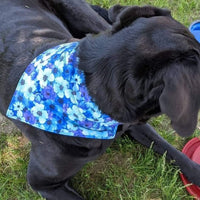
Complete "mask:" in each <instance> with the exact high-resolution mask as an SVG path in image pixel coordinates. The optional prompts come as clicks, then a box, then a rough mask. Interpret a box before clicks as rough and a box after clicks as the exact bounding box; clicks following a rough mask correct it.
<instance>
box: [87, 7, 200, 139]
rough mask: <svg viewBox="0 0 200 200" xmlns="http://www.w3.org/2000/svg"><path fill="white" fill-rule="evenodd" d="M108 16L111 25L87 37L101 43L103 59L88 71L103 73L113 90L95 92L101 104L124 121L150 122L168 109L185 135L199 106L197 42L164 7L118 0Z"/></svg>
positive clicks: (194, 121)
mask: <svg viewBox="0 0 200 200" xmlns="http://www.w3.org/2000/svg"><path fill="white" fill-rule="evenodd" d="M109 16H110V20H111V21H113V23H114V24H113V26H112V30H111V31H110V32H109V33H106V34H104V35H103V36H100V38H99V37H97V38H98V39H97V38H96V37H91V38H90V39H89V40H91V42H92V43H93V44H92V45H91V46H93V47H94V46H98V47H99V49H100V50H99V51H97V52H96V53H95V51H94V52H93V53H92V54H93V56H96V57H101V59H99V60H98V59H97V60H98V61H97V62H96V63H92V62H91V63H92V65H91V66H93V68H91V67H90V66H88V68H87V69H86V74H88V75H90V77H93V78H91V80H95V78H94V77H95V76H97V74H98V76H101V75H102V77H103V76H104V81H105V82H106V83H101V85H102V90H103V87H104V88H107V90H108V91H110V93H109V95H108V98H107V97H106V95H105V94H106V93H105V92H104V93H103V96H102V97H101V94H100V93H101V91H99V94H94V96H95V95H96V96H95V100H96V101H97V104H99V105H100V108H101V109H102V110H103V111H104V110H105V112H106V113H107V114H109V115H111V117H113V118H114V119H116V120H118V121H122V122H131V121H136V122H146V121H147V120H148V119H149V118H150V117H152V116H155V115H158V114H161V113H164V114H166V115H168V117H169V118H170V119H171V124H172V127H173V128H174V129H175V130H176V131H177V132H178V133H179V134H180V135H181V136H189V135H190V134H192V133H193V131H194V129H195V128H196V124H197V115H198V110H199V107H200V45H199V43H198V42H197V41H196V40H195V39H194V37H193V36H192V34H190V32H189V31H188V30H187V28H185V27H184V26H183V25H181V24H180V23H179V22H177V21H176V20H174V19H173V18H172V17H171V14H170V11H168V10H166V9H159V8H155V7H151V6H145V7H122V6H119V5H118V6H115V7H113V8H111V9H110V11H109ZM92 38H93V39H94V40H93V39H92ZM89 40H88V41H89ZM101 48H103V51H102V49H101ZM94 65H96V66H95V67H94ZM105 69H106V70H105ZM105 72H106V73H107V74H106V75H105ZM106 77H107V78H106ZM111 77H112V78H111ZM108 85H110V87H112V88H108V87H109V86H108ZM89 89H91V91H94V90H95V91H96V90H97V88H91V87H90V88H89ZM99 89H101V88H99ZM112 90H113V91H112ZM91 93H92V92H91ZM98 99H99V101H98ZM104 101H105V102H107V105H108V106H105V104H104V105H103V103H102V102H104ZM108 101H111V102H110V103H108ZM101 105H102V106H101Z"/></svg>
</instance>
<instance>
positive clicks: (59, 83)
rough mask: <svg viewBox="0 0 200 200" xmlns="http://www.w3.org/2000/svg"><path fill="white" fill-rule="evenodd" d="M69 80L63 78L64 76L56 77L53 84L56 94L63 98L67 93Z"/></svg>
mask: <svg viewBox="0 0 200 200" xmlns="http://www.w3.org/2000/svg"><path fill="white" fill-rule="evenodd" d="M67 86H68V82H67V81H66V80H64V79H63V77H57V78H56V79H55V84H54V85H53V89H54V91H55V92H56V94H57V95H58V96H59V97H60V98H63V97H64V94H65V90H67Z"/></svg>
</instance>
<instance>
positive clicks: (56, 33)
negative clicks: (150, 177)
mask: <svg viewBox="0 0 200 200" xmlns="http://www.w3.org/2000/svg"><path fill="white" fill-rule="evenodd" d="M8 8H9V9H8ZM92 8H93V9H94V10H95V11H96V12H95V11H94V10H93V9H92ZM92 8H91V7H90V6H89V5H88V4H87V3H86V2H85V1H83V0H76V1H74V0H48V1H47V0H18V1H13V0H1V1H0V13H1V18H0V24H1V26H0V71H1V73H0V112H1V113H2V114H3V115H5V114H6V111H7V108H8V105H9V103H10V100H11V98H12V95H13V93H14V91H15V88H16V85H17V83H18V80H19V79H20V77H21V75H22V73H23V72H24V70H25V68H26V67H27V65H28V64H29V63H30V62H31V61H32V60H33V59H34V58H35V57H36V56H38V55H39V54H40V53H42V52H43V51H45V50H46V49H49V48H51V47H53V46H56V45H59V44H62V43H66V42H72V41H74V40H76V38H74V37H78V38H82V37H85V38H83V39H82V40H81V41H80V44H79V52H78V53H79V58H80V64H79V68H81V69H82V70H83V71H84V73H85V78H86V84H87V87H88V90H89V93H90V95H91V96H92V97H93V99H94V100H95V101H96V104H97V105H98V106H99V108H100V109H101V110H102V111H103V112H104V113H107V114H109V115H110V116H111V117H112V118H113V119H116V120H118V121H119V122H121V123H122V124H121V125H119V126H118V130H117V133H116V137H115V139H116V138H117V137H120V136H121V135H122V134H126V135H128V136H129V137H130V138H131V139H132V140H137V141H139V142H140V143H142V144H143V145H145V146H147V147H150V145H151V144H152V142H153V143H154V145H153V149H154V150H155V151H156V152H158V153H160V154H163V153H164V152H166V151H167V158H168V159H169V160H175V164H176V165H177V166H179V167H180V169H181V171H182V172H183V173H184V175H185V176H186V177H187V178H188V179H189V180H190V181H191V182H192V183H195V184H197V185H198V186H200V166H199V165H198V164H196V163H194V162H192V161H190V160H189V159H188V158H187V157H186V156H185V155H184V154H182V153H181V152H180V151H178V150H176V149H175V148H174V147H172V146H171V145H170V144H169V143H167V142H166V141H165V140H164V139H163V138H161V137H160V136H159V135H158V134H157V133H156V131H155V130H154V129H153V128H152V127H150V125H148V124H147V123H146V122H147V120H148V119H149V118H151V117H152V116H156V115H158V114H161V113H165V114H167V115H168V116H169V118H170V119H171V121H172V127H173V128H174V129H175V130H176V131H177V132H178V133H179V134H180V135H182V136H187V135H190V134H191V133H192V132H193V131H194V129H195V127H196V122H197V113H198V110H199V102H200V101H199V99H200V84H199V82H200V60H199V59H200V58H199V52H200V45H199V43H198V42H197V41H196V40H195V39H194V37H193V36H192V35H191V34H190V33H189V31H188V30H187V28H185V27H184V26H182V25H181V24H180V23H178V22H177V21H175V20H174V19H173V18H172V17H171V15H170V12H169V11H168V10H165V9H160V8H155V7H151V6H145V7H138V6H133V7H130V6H120V5H116V6H114V7H112V8H111V9H109V10H108V11H106V10H105V9H103V8H100V7H97V6H92ZM98 14H99V15H98ZM106 21H107V22H106ZM112 23H113V25H112V27H111V26H110V24H112ZM100 32H101V33H100ZM88 33H90V34H96V33H99V34H97V35H87V36H86V34H88ZM12 121H13V123H14V124H15V125H16V126H17V127H18V128H19V129H20V130H21V131H22V132H23V134H24V135H25V136H26V137H27V138H28V139H29V140H30V142H31V143H32V146H31V152H30V162H29V166H28V172H27V179H28V182H29V184H30V185H31V187H32V188H33V189H34V190H35V191H37V192H39V193H40V194H41V195H42V196H43V197H44V198H46V199H48V200H82V199H83V197H81V195H79V194H78V193H77V192H76V191H75V190H74V189H73V188H72V187H71V185H70V184H69V182H70V180H71V178H72V177H73V176H74V175H75V174H76V173H77V172H78V171H79V170H80V169H81V168H82V167H83V166H84V165H85V164H86V163H88V162H89V161H92V160H94V159H96V158H97V157H98V156H99V155H101V154H102V153H104V152H105V150H106V148H107V147H109V146H110V145H111V144H112V142H113V141H114V139H113V140H98V139H96V140H95V139H85V138H78V137H68V136H62V135H60V136H58V135H54V134H51V133H49V132H45V131H42V130H39V129H37V128H34V127H32V126H29V125H27V124H24V123H21V122H19V121H17V120H12Z"/></svg>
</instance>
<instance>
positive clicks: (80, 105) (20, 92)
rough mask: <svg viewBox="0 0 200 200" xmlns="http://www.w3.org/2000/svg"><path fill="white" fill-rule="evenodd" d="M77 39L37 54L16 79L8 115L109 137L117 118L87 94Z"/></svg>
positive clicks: (70, 132)
mask: <svg viewBox="0 0 200 200" xmlns="http://www.w3.org/2000/svg"><path fill="white" fill-rule="evenodd" d="M78 44H79V43H78V42H73V43H67V44H62V45H59V46H56V47H54V48H51V49H49V50H47V51H45V52H44V53H42V54H40V55H39V56H38V57H36V58H35V59H34V60H33V61H32V62H31V63H30V64H29V65H28V67H27V68H26V70H25V72H24V73H23V75H22V77H21V79H20V80H19V82H18V85H17V87H16V90H15V92H14V95H13V97H12V100H11V102H10V105H9V107H8V110H7V113H6V115H7V117H9V118H12V119H16V120H19V121H22V122H24V123H27V124H29V125H31V126H34V127H36V128H39V129H42V130H45V131H48V132H51V133H56V134H61V135H66V136H74V137H84V138H94V139H112V138H114V137H115V134H116V130H117V126H118V122H116V121H114V120H112V119H111V118H110V117H109V116H108V115H106V114H104V113H102V112H101V111H100V110H99V109H98V106H97V105H96V104H95V102H94V101H93V99H92V98H91V96H90V95H89V94H88V91H87V88H86V84H85V78H84V73H83V71H81V70H79V69H78V62H79V58H78V56H77V52H76V49H77V47H78Z"/></svg>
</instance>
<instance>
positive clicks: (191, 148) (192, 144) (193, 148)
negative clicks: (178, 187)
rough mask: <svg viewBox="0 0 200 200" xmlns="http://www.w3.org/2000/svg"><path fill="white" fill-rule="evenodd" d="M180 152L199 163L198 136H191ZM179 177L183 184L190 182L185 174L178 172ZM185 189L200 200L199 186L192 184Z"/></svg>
mask: <svg viewBox="0 0 200 200" xmlns="http://www.w3.org/2000/svg"><path fill="white" fill-rule="evenodd" d="M182 152H183V153H184V154H185V155H187V156H188V157H189V158H190V159H191V160H193V161H194V162H196V163H198V164H200V139H199V138H193V139H191V140H190V141H189V142H188V143H187V144H186V145H185V146H184V148H183V150H182ZM180 176H181V179H182V181H183V183H184V185H188V184H191V183H190V182H189V181H188V180H187V179H186V178H185V176H184V175H183V174H182V173H181V174H180ZM186 189H187V191H188V192H189V193H190V194H191V195H192V196H194V197H195V199H198V200H200V187H198V186H196V185H194V184H192V185H189V186H186Z"/></svg>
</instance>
